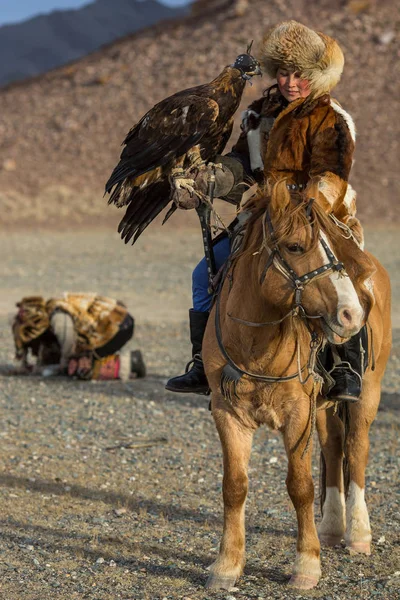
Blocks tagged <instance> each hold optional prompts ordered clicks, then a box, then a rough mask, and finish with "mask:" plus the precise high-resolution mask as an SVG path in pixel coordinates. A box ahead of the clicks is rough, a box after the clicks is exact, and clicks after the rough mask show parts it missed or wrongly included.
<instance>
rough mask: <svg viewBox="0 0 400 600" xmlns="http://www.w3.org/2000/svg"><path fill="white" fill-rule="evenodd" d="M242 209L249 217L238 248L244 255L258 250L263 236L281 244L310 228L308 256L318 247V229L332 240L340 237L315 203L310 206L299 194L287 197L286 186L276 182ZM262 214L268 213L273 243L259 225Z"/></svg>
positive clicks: (302, 195)
mask: <svg viewBox="0 0 400 600" xmlns="http://www.w3.org/2000/svg"><path fill="white" fill-rule="evenodd" d="M243 208H244V210H246V211H248V212H249V213H251V216H250V218H249V220H248V221H247V222H246V233H245V237H244V240H243V245H242V252H243V253H244V254H247V253H254V252H256V251H258V250H260V248H261V246H262V244H263V242H264V236H265V235H266V236H267V240H266V241H273V243H274V244H284V243H285V242H286V241H287V240H289V239H290V238H291V237H292V236H293V234H294V233H296V232H297V231H299V230H300V229H302V228H305V227H309V226H310V225H312V229H313V235H312V238H311V239H310V242H311V244H310V247H309V249H308V252H312V251H313V250H314V249H315V247H316V246H317V245H318V243H319V233H320V230H321V229H322V230H323V231H324V232H325V233H326V234H327V236H328V237H329V238H330V239H332V240H333V239H336V238H338V237H339V236H340V235H341V233H340V231H338V229H337V227H336V226H335V224H334V223H333V222H332V220H331V219H330V218H329V217H328V215H327V214H326V213H325V212H324V210H323V209H322V208H321V207H320V206H319V205H318V204H317V203H316V202H313V203H311V204H310V200H309V198H306V197H305V196H304V194H303V193H301V192H298V193H296V194H290V193H289V190H288V189H287V187H286V182H279V183H278V184H276V185H275V186H274V187H273V189H272V191H271V192H268V191H267V189H266V188H261V189H260V190H259V192H258V193H257V195H256V196H255V197H254V198H252V199H251V200H249V201H248V202H247V203H246V204H245V206H244V207H243ZM266 211H268V212H269V216H270V219H271V222H272V224H273V229H274V239H273V240H271V239H270V237H271V236H270V232H269V230H268V227H264V225H263V221H264V219H265V214H266Z"/></svg>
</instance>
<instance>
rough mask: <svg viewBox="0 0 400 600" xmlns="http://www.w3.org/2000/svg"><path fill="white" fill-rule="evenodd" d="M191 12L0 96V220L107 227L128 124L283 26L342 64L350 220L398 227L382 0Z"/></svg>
mask: <svg viewBox="0 0 400 600" xmlns="http://www.w3.org/2000/svg"><path fill="white" fill-rule="evenodd" d="M195 9H196V14H194V15H192V16H190V17H186V18H184V19H181V20H178V21H175V22H166V23H161V24H159V25H156V26H153V27H151V28H148V29H146V30H143V31H140V32H138V33H136V34H134V35H132V36H128V37H125V38H123V39H121V40H119V41H117V42H115V43H113V44H111V45H109V46H108V47H105V48H102V49H101V50H100V51H98V52H96V53H93V54H91V55H89V56H87V57H85V58H83V59H81V60H79V61H77V62H75V63H72V64H70V65H68V66H66V67H64V68H60V69H57V70H55V71H52V72H50V73H48V74H45V75H43V76H40V77H37V78H35V79H32V80H30V81H26V82H23V83H21V84H17V85H13V86H10V87H9V88H7V89H4V90H2V91H1V92H0V209H1V212H0V219H1V220H2V221H3V223H5V224H6V225H7V226H10V225H11V224H14V225H17V224H18V225H21V224H34V223H38V222H39V223H50V224H57V223H63V222H68V223H85V224H86V223H91V224H96V223H100V222H101V221H102V220H103V219H109V218H114V217H113V216H112V209H111V208H108V207H107V205H106V200H105V199H103V198H102V194H103V189H104V187H103V186H104V182H105V181H106V179H107V178H108V176H109V173H110V170H111V169H112V167H113V166H114V164H115V163H116V161H117V159H118V157H119V153H120V150H121V148H120V144H121V142H122V140H123V138H124V136H125V134H126V132H127V131H128V130H129V128H130V127H131V126H132V124H134V123H135V121H137V119H138V118H139V117H140V116H141V115H143V113H144V112H145V111H147V110H148V109H149V108H150V107H151V106H152V105H153V104H154V103H155V102H157V101H159V100H161V99H162V98H164V97H165V96H167V95H169V94H172V93H174V92H176V91H178V90H179V89H182V88H184V87H189V86H192V85H197V84H199V83H202V82H205V81H208V80H210V79H211V78H213V77H214V76H215V75H216V74H217V73H218V72H219V71H220V70H221V68H222V67H223V66H224V65H226V64H229V63H231V62H232V61H233V59H234V58H235V57H236V55H237V54H238V53H240V52H243V51H244V50H245V48H246V45H247V44H248V42H249V41H250V40H252V39H254V40H255V41H256V42H257V40H260V39H261V37H262V35H263V32H264V31H265V29H266V28H268V27H270V26H271V25H274V24H275V23H277V22H279V21H281V20H283V19H287V18H295V19H298V20H301V21H302V22H304V23H305V24H307V25H309V26H311V27H314V28H316V29H317V30H321V31H324V32H325V33H327V34H329V35H332V36H334V37H336V38H337V39H338V41H339V42H340V44H341V46H342V48H343V50H344V53H345V57H346V66H345V73H344V76H343V79H342V82H341V83H340V85H339V86H338V88H337V90H336V91H335V96H336V98H337V99H338V100H339V101H340V102H341V103H342V104H343V105H344V107H345V108H346V109H347V110H348V111H349V112H350V113H351V114H352V116H353V117H354V120H355V122H356V126H357V133H358V139H357V152H356V160H355V165H354V169H353V176H352V183H353V186H354V187H355V188H356V189H357V191H358V207H359V215H360V216H361V218H362V219H364V220H365V221H368V220H369V221H376V220H382V221H387V222H390V221H393V220H396V219H397V220H399V219H400V210H399V207H400V178H399V176H398V171H399V133H400V131H399V129H400V127H399V114H400V93H399V91H400V90H399V80H400V61H399V58H400V49H399V31H400V23H399V12H398V11H396V10H395V2H394V0H380V1H379V3H378V2H373V1H372V0H371V1H369V0H351V1H347V2H345V1H344V0H329V1H328V0H316V2H309V1H308V0H270V1H269V2H265V0H251V2H245V1H244V0H236V2H234V1H233V0H226V1H223V0H214V1H213V0H208V1H206V0H201V3H200V2H199V3H198V5H197V8H196V5H195ZM269 83H270V82H269V81H268V80H267V79H266V78H265V77H263V79H262V80H261V81H258V82H257V83H256V84H255V85H253V86H252V87H250V86H248V87H247V88H246V92H245V97H244V100H243V104H244V105H246V104H248V103H249V101H251V99H253V98H254V97H257V96H259V95H260V94H261V92H262V90H263V89H264V88H266V87H267V86H268V85H269ZM239 121H240V112H238V116H237V122H239ZM236 134H237V127H236ZM233 137H235V134H234V136H233ZM118 216H120V215H119V214H118ZM63 220H64V221H63ZM115 220H116V221H117V218H115Z"/></svg>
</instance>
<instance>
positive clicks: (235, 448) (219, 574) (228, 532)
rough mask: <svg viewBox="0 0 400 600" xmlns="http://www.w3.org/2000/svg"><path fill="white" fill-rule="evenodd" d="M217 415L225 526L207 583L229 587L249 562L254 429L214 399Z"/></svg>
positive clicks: (215, 417) (207, 585)
mask: <svg viewBox="0 0 400 600" xmlns="http://www.w3.org/2000/svg"><path fill="white" fill-rule="evenodd" d="M213 417H214V420H215V424H216V426H217V429H218V433H219V436H220V439H221V444H222V450H223V457H224V479H223V498H224V530H223V535H222V540H221V545H220V551H219V556H218V558H217V560H216V561H215V563H213V564H212V565H211V567H210V570H211V574H210V576H209V578H208V581H207V584H206V587H209V588H222V589H225V590H229V589H231V588H232V587H234V585H235V582H236V581H237V579H238V578H239V577H240V575H241V574H242V571H243V568H244V563H245V527H244V509H245V501H246V496H247V487H248V477H247V465H248V462H249V458H250V452H251V444H252V438H253V431H252V430H251V429H249V428H245V427H243V425H241V423H240V422H239V421H238V420H237V419H236V418H235V416H233V415H232V414H230V413H229V412H228V411H226V410H224V409H222V408H219V409H218V408H214V403H213Z"/></svg>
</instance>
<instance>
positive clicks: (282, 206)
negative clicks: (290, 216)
mask: <svg viewBox="0 0 400 600" xmlns="http://www.w3.org/2000/svg"><path fill="white" fill-rule="evenodd" d="M270 198H271V199H270V207H271V216H272V215H276V216H277V217H280V216H281V215H282V214H283V213H284V212H285V211H286V210H287V208H288V206H289V204H290V193H289V190H288V188H287V184H286V179H282V180H281V181H278V182H277V183H274V184H273V186H272V188H271V192H270Z"/></svg>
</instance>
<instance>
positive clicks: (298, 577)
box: [284, 400, 321, 589]
mask: <svg viewBox="0 0 400 600" xmlns="http://www.w3.org/2000/svg"><path fill="white" fill-rule="evenodd" d="M307 406H308V404H306V403H305V402H304V408H303V405H301V404H300V400H299V404H298V410H295V411H293V412H292V414H291V415H290V417H289V422H288V423H287V425H286V427H285V430H284V441H285V447H286V452H287V456H288V459H289V465H288V474H287V478H286V486H287V490H288V492H289V496H290V498H291V500H292V502H293V505H294V508H295V510H296V513H297V524H298V533H297V552H296V561H295V564H294V569H293V574H292V577H291V579H290V582H289V583H290V585H292V586H293V587H296V588H300V589H311V588H313V587H315V586H316V585H317V583H318V581H319V579H320V577H321V566H320V545H319V540H318V536H317V530H316V527H315V522H314V506H313V503H314V485H313V481H312V477H311V454H312V442H310V446H309V448H308V451H307V453H306V454H305V455H304V457H303V458H302V454H303V450H304V449H305V447H306V444H307V439H308V437H309V432H310V412H309V410H308V408H306V407H307Z"/></svg>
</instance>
